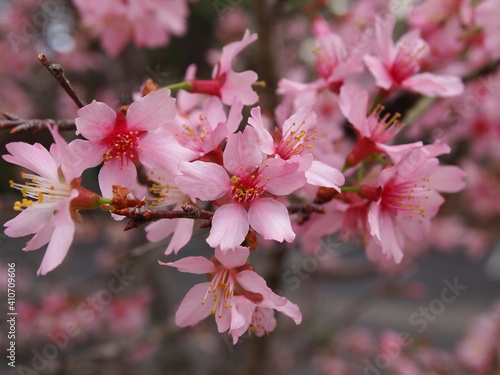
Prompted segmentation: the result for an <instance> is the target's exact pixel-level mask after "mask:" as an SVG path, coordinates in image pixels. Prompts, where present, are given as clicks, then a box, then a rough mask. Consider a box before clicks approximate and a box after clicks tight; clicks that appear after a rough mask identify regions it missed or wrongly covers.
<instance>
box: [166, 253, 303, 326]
mask: <svg viewBox="0 0 500 375" xmlns="http://www.w3.org/2000/svg"><path fill="white" fill-rule="evenodd" d="M249 254H250V250H249V249H248V248H247V247H241V246H237V247H235V248H234V249H231V250H227V251H225V252H222V250H221V249H220V247H217V248H216V249H215V256H214V257H213V258H212V259H211V260H208V259H206V258H204V257H201V256H196V257H187V258H183V259H180V260H178V261H175V262H169V263H163V262H159V263H160V264H162V265H166V266H171V267H176V268H177V269H178V270H179V271H181V272H189V273H195V274H207V276H208V278H209V280H210V281H208V282H204V283H201V284H197V285H195V286H194V287H193V288H191V290H190V291H189V292H188V293H187V294H186V296H185V297H184V299H183V300H182V302H181V304H180V306H179V309H178V310H177V313H176V314H175V324H176V325H177V326H179V327H187V326H194V325H195V324H197V323H198V322H200V321H201V320H203V319H205V318H206V317H207V316H209V315H210V314H214V315H215V321H216V323H217V328H218V331H219V332H225V331H227V330H229V331H230V332H234V331H235V330H237V329H240V328H242V327H244V329H243V332H244V331H246V329H247V327H248V326H249V325H250V323H251V320H249V321H247V320H246V319H247V318H248V316H247V314H246V313H245V315H243V314H242V313H241V312H240V311H239V309H238V306H236V304H235V303H234V299H235V298H236V297H237V296H241V297H243V298H249V299H251V300H258V301H260V303H262V304H263V306H265V307H268V306H274V307H276V308H285V306H287V304H288V303H290V302H289V301H288V300H287V299H286V298H283V297H280V296H278V295H276V294H275V293H273V291H272V290H271V289H269V287H268V286H267V285H266V281H265V280H264V279H263V278H262V277H261V276H259V275H258V274H257V273H256V272H255V271H254V270H253V267H252V266H250V265H249V264H247V259H248V256H249ZM285 309H286V310H287V311H288V310H291V311H293V312H292V314H293V316H294V318H295V320H296V321H297V322H298V323H300V320H301V315H300V311H299V310H298V308H297V309H296V310H295V309H294V308H289V307H286V308H285ZM243 312H245V311H243ZM298 323H297V324H298Z"/></svg>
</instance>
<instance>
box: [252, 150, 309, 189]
mask: <svg viewBox="0 0 500 375" xmlns="http://www.w3.org/2000/svg"><path fill="white" fill-rule="evenodd" d="M309 158H310V156H308V155H307V154H306V155H303V156H301V157H300V159H298V158H292V159H290V160H283V159H280V158H272V159H267V160H266V161H265V162H264V163H263V164H262V165H263V166H264V168H262V167H261V170H260V174H261V175H262V181H263V186H265V187H266V188H267V190H268V191H269V192H270V193H271V194H275V195H288V194H291V193H293V192H294V191H295V190H297V189H300V188H301V187H302V186H304V185H305V183H306V176H305V172H304V170H303V168H302V167H303V165H302V164H301V162H302V161H303V162H304V163H306V164H307V163H308V160H307V159H309ZM302 159H304V160H302ZM309 162H311V161H309Z"/></svg>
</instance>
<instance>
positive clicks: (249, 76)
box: [220, 70, 259, 105]
mask: <svg viewBox="0 0 500 375" xmlns="http://www.w3.org/2000/svg"><path fill="white" fill-rule="evenodd" d="M258 78H259V76H258V75H257V73H255V72H254V71H252V70H247V71H245V72H241V73H236V72H232V71H231V72H228V73H227V75H226V81H225V82H224V85H223V86H222V87H221V89H220V93H221V98H222V102H223V103H224V104H227V105H230V104H231V103H232V102H233V100H234V99H235V98H238V99H239V100H241V103H243V104H244V105H253V104H255V103H257V101H258V100H259V95H257V93H256V92H255V91H253V89H252V84H253V83H254V82H256V81H257V79H258Z"/></svg>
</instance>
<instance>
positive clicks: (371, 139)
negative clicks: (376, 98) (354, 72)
mask: <svg viewBox="0 0 500 375" xmlns="http://www.w3.org/2000/svg"><path fill="white" fill-rule="evenodd" d="M339 106H340V109H341V111H342V113H343V114H344V116H345V117H346V118H347V119H348V120H349V122H350V123H351V124H352V125H353V126H354V130H355V132H356V134H357V136H358V142H357V144H356V145H355V146H354V148H353V149H352V151H351V152H350V154H349V155H348V156H347V158H346V164H347V165H348V166H354V165H356V164H358V163H359V162H360V161H361V160H363V159H364V158H365V157H366V156H368V155H369V154H371V153H372V152H377V151H378V152H383V153H385V154H387V155H389V156H390V157H391V159H392V160H393V161H394V162H398V161H399V160H400V159H401V158H402V157H403V156H404V155H406V154H407V153H408V152H410V151H411V150H412V149H414V148H416V147H421V146H422V145H423V144H422V142H420V141H419V142H414V143H409V144H402V145H395V146H391V145H386V144H385V143H386V142H389V141H390V140H391V139H393V138H394V137H395V136H396V135H397V134H398V133H399V131H400V130H401V128H402V127H403V125H404V124H401V123H400V122H399V117H400V115H399V113H396V114H394V115H393V116H390V115H389V114H385V115H384V116H383V117H382V116H381V114H382V111H383V110H384V108H383V106H381V105H379V106H377V107H376V108H375V109H374V110H373V111H372V113H370V114H368V115H367V113H368V92H367V91H363V90H358V89H356V88H354V87H352V86H348V85H344V86H342V88H341V89H340V99H339Z"/></svg>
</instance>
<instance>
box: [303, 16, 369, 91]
mask: <svg viewBox="0 0 500 375" xmlns="http://www.w3.org/2000/svg"><path fill="white" fill-rule="evenodd" d="M313 32H314V35H315V41H316V48H315V49H314V51H313V52H314V57H315V66H316V70H317V71H318V74H319V75H320V76H321V78H322V79H323V80H324V82H325V83H326V85H325V86H327V87H329V88H330V89H332V90H333V91H335V92H338V91H337V90H338V88H339V87H340V86H341V85H342V84H343V82H344V79H345V78H346V77H348V76H349V75H351V74H354V73H359V72H362V71H363V64H362V62H361V58H360V57H358V56H356V55H354V54H349V53H348V50H347V47H346V45H345V43H344V41H343V39H342V38H341V37H340V36H339V35H338V34H336V33H334V32H331V31H330V28H329V25H328V23H327V22H326V21H325V20H324V19H322V18H317V19H315V20H314V23H313Z"/></svg>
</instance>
